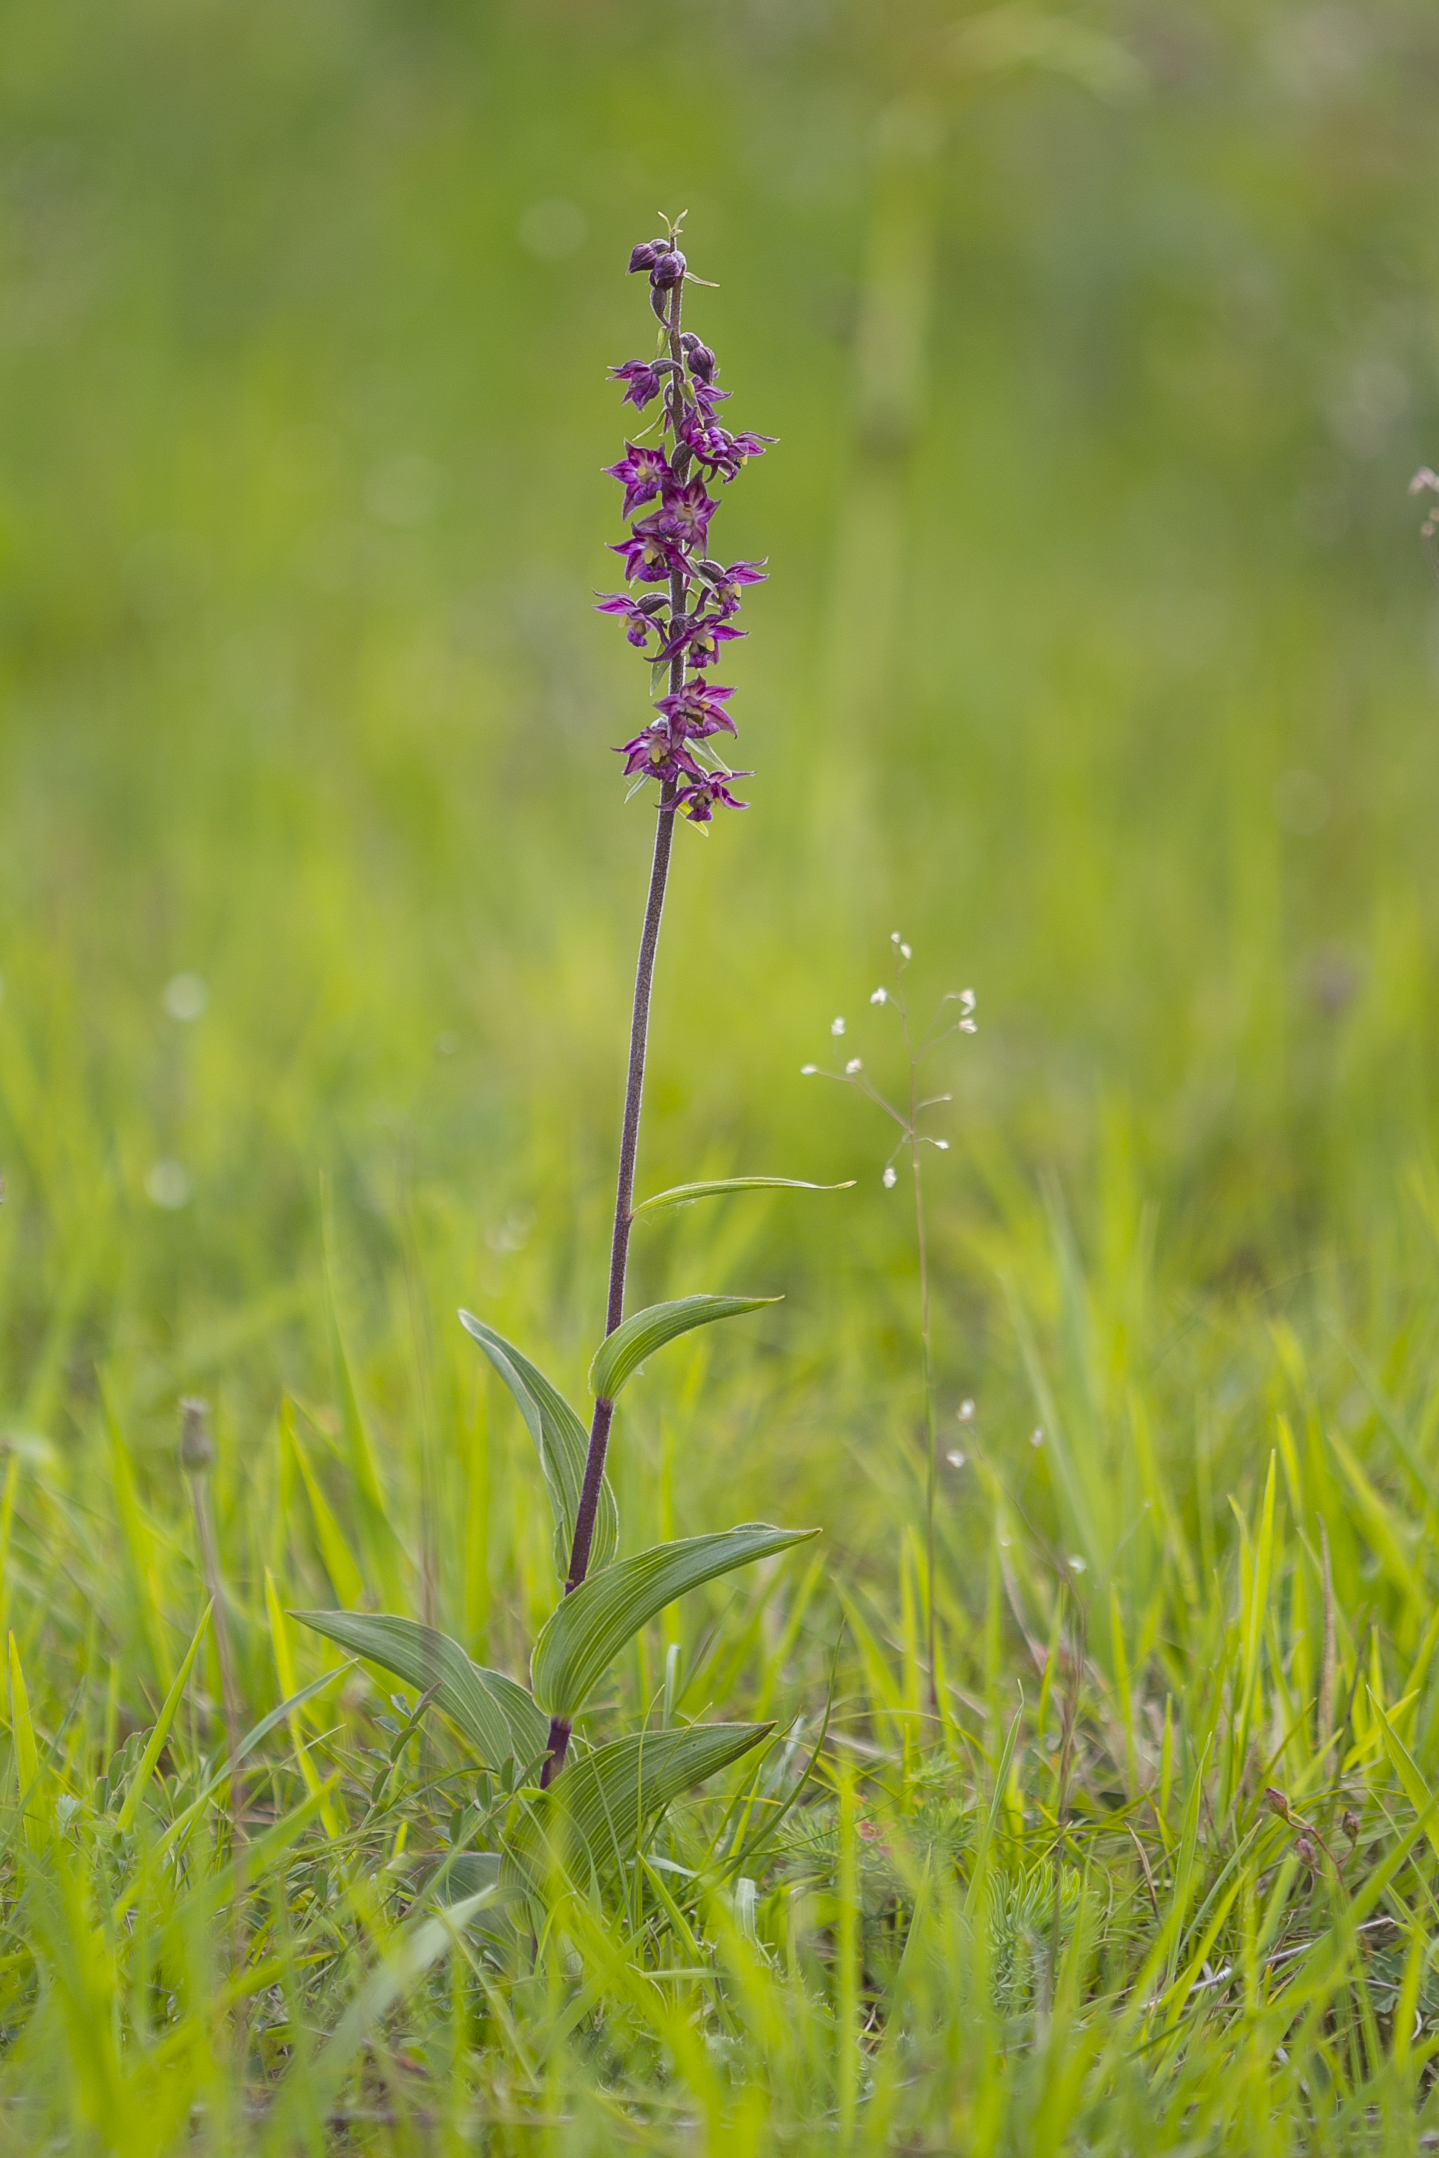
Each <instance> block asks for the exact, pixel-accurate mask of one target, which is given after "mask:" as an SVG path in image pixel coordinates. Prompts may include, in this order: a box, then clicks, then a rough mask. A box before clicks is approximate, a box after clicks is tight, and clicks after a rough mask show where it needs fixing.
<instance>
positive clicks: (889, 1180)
mask: <svg viewBox="0 0 1439 2158" xmlns="http://www.w3.org/2000/svg"><path fill="white" fill-rule="evenodd" d="M898 1182H899V1171H898V1170H897V1169H896V1168H895V1166H894V1163H893V1162H890V1163H889V1165H888V1167H887V1168H886V1169H885V1172H884V1188H885V1190H886V1191H893V1190H894V1187H895V1185H896V1184H897V1183H898Z"/></svg>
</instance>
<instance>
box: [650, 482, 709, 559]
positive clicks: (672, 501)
mask: <svg viewBox="0 0 1439 2158" xmlns="http://www.w3.org/2000/svg"><path fill="white" fill-rule="evenodd" d="M718 508H719V504H718V503H717V502H716V501H714V500H713V499H712V498H711V497H710V496H709V495H707V494H706V493H705V489H704V481H703V480H690V481H689V483H688V484H687V485H685V486H681V485H680V483H679V481H678V480H676V479H675V478H674V476H673V474H672V473H671V474H669V475H668V476H667V478H666V480H665V483H664V501H663V506H662V509H661V512H660V529H661V530H662V531H667V532H672V533H674V534H675V535H676V536H677V537H678V538H679V539H680V541H681V542H682V544H683V545H684V546H686V547H703V546H704V545H705V544H706V541H707V540H708V537H709V528H710V519H711V517H713V515H714V513H715V511H716V510H717V509H718Z"/></svg>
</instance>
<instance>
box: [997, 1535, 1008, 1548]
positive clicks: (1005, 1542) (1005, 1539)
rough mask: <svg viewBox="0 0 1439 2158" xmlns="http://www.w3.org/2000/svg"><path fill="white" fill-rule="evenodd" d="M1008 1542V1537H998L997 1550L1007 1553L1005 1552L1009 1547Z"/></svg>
mask: <svg viewBox="0 0 1439 2158" xmlns="http://www.w3.org/2000/svg"><path fill="white" fill-rule="evenodd" d="M1010 1542H1011V1538H1009V1537H1008V1536H1001V1537H1000V1539H999V1548H1000V1550H1001V1551H1007V1550H1008V1549H1009V1546H1010Z"/></svg>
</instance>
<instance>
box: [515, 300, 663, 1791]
mask: <svg viewBox="0 0 1439 2158" xmlns="http://www.w3.org/2000/svg"><path fill="white" fill-rule="evenodd" d="M683 296H684V283H683V280H681V282H680V283H679V284H678V285H676V286H675V288H674V295H673V298H672V299H671V302H670V311H669V316H668V319H667V321H666V324H665V328H666V331H667V333H668V340H669V348H670V357H671V359H672V360H673V361H674V363H675V369H676V372H675V373H674V374H672V375H671V377H670V418H671V422H672V425H673V430H674V441H675V445H676V448H675V455H674V465H675V469H676V470H677V471H679V472H680V473H681V476H683V471H684V469H685V467H686V466H687V465H688V459H689V453H688V451H687V450H686V449H684V448H682V447H681V446H680V422H681V419H682V418H683V404H684V392H683V389H682V387H681V384H682V382H683V372H682V370H683V367H684V349H683V347H682V346H681V344H680V311H681V308H682V306H683ZM686 597H687V594H686V589H685V581H684V578H683V577H682V576H681V575H680V573H679V572H678V571H675V572H674V573H673V575H672V576H671V578H670V616H671V619H672V620H673V619H675V618H676V617H678V616H679V615H680V614H682V613H683V611H684V607H685V601H686ZM684 680H685V662H684V654H683V653H679V654H678V655H677V656H676V657H675V658H674V659H673V660H672V661H671V662H670V695H671V696H672V697H673V696H678V694H679V692H680V691H681V690H682V689H683V688H684ZM678 791H679V790H678V788H677V787H676V785H675V784H674V782H673V781H671V780H667V781H665V783H664V785H663V786H662V788H661V790H660V803H659V815H658V819H657V821H656V824H655V851H654V857H653V859H652V861H651V863H650V888H649V897H648V899H647V900H646V902H645V919H644V927H643V929H642V930H641V931H640V956H639V963H638V965H637V967H636V969H635V1001H634V1008H633V1010H632V1012H631V1015H630V1061H629V1072H628V1075H627V1077H626V1080H625V1116H624V1125H623V1128H622V1130H621V1133H620V1167H619V1176H618V1179H617V1181H616V1186H615V1225H614V1232H613V1235H612V1236H611V1238H610V1288H609V1301H608V1304H607V1306H606V1310H605V1334H606V1337H608V1336H609V1335H611V1334H612V1333H613V1332H614V1330H615V1328H616V1327H617V1326H618V1325H619V1324H620V1322H621V1320H622V1319H623V1318H624V1315H625V1273H626V1270H627V1268H628V1265H629V1254H630V1216H631V1214H632V1213H633V1211H634V1203H635V1162H636V1159H637V1157H638V1154H639V1143H640V1109H641V1107H642V1106H643V1102H644V1091H645V1054H646V1051H647V1049H648V1047H649V1033H650V997H651V994H652V992H653V989H654V979H655V959H656V956H657V954H658V952H659V942H660V923H661V921H662V919H663V917H664V908H665V887H666V885H667V884H668V882H669V873H670V849H671V847H672V845H673V844H674V830H675V808H674V805H675V795H676V794H677V793H678ZM614 1413H615V1405H614V1403H613V1402H612V1401H605V1400H597V1401H596V1403H595V1413H594V1419H593V1421H592V1423H591V1425H590V1444H589V1452H588V1453H587V1454H586V1456H585V1480H584V1484H583V1486H582V1488H581V1491H580V1504H579V1511H578V1512H577V1514H576V1516H575V1537H574V1542H573V1544H572V1545H571V1547H570V1565H569V1572H568V1573H567V1574H566V1576H565V1594H566V1596H570V1595H572V1594H573V1593H574V1591H575V1590H576V1589H577V1588H578V1587H579V1585H580V1583H581V1582H582V1581H583V1580H584V1578H585V1575H586V1573H587V1572H588V1571H589V1564H590V1548H591V1546H592V1544H593V1542H594V1535H595V1519H596V1516H597V1514H598V1512H599V1504H600V1492H601V1490H602V1488H603V1486H604V1476H605V1458H606V1456H607V1454H608V1452H609V1443H610V1424H611V1422H612V1420H613V1418H614ZM570 1729H571V1726H570V1725H569V1724H568V1723H566V1722H565V1721H564V1720H563V1719H562V1718H560V1717H558V1716H557V1717H555V1718H554V1719H553V1720H552V1722H551V1724H550V1737H549V1751H548V1753H547V1754H546V1756H545V1765H544V1768H543V1770H542V1771H541V1774H540V1785H541V1788H542V1789H543V1788H545V1787H546V1786H548V1784H549V1783H550V1781H551V1780H552V1778H553V1777H555V1776H557V1775H558V1774H559V1772H560V1770H561V1769H562V1768H563V1767H564V1765H565V1753H566V1750H567V1749H568V1746H569V1742H570Z"/></svg>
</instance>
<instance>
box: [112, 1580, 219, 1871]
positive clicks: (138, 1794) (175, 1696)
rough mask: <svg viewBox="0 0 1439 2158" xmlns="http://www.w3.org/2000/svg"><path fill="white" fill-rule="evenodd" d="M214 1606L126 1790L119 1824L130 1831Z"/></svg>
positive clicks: (209, 1607)
mask: <svg viewBox="0 0 1439 2158" xmlns="http://www.w3.org/2000/svg"><path fill="white" fill-rule="evenodd" d="M213 1609H214V1606H213V1604H208V1603H207V1604H206V1606H205V1610H204V1614H203V1616H202V1617H201V1620H200V1623H199V1625H198V1626H197V1627H196V1628H195V1637H194V1639H193V1640H192V1641H191V1643H190V1646H189V1648H188V1649H187V1650H186V1651H185V1660H184V1662H183V1663H182V1664H181V1666H180V1668H179V1670H178V1671H177V1672H176V1673H175V1683H174V1685H173V1686H172V1687H171V1688H170V1691H169V1692H168V1693H167V1694H166V1696H165V1700H164V1705H163V1706H162V1708H161V1710H160V1714H159V1717H158V1718H157V1720H156V1724H155V1728H154V1730H153V1731H152V1732H151V1733H150V1743H149V1744H148V1745H147V1746H146V1748H145V1751H144V1752H143V1753H142V1754H141V1756H140V1766H139V1767H138V1768H137V1769H136V1771H135V1779H134V1781H133V1783H132V1784H131V1785H130V1788H129V1790H128V1791H127V1792H126V1793H125V1803H124V1805H123V1806H122V1807H121V1808H120V1816H119V1825H120V1827H121V1828H122V1829H123V1830H125V1831H126V1832H127V1833H128V1832H129V1830H130V1829H132V1828H133V1827H134V1826H135V1816H136V1814H138V1812H139V1811H140V1801H141V1799H142V1798H143V1797H144V1795H145V1787H146V1785H147V1784H148V1783H149V1781H150V1778H151V1777H152V1776H153V1775H154V1773H155V1763H156V1762H157V1761H158V1760H159V1758H160V1750H161V1748H162V1747H163V1745H164V1743H165V1741H166V1739H167V1738H168V1737H169V1736H170V1726H171V1724H172V1723H173V1722H174V1721H175V1711H176V1709H177V1708H178V1707H179V1706H180V1697H181V1695H182V1694H183V1693H184V1691H185V1682H186V1680H187V1679H188V1678H189V1676H190V1671H191V1668H192V1666H193V1664H194V1661H195V1658H196V1657H197V1656H198V1655H199V1653H200V1643H201V1642H202V1641H203V1640H204V1638H205V1628H206V1627H207V1626H208V1625H209V1623H210V1613H211V1611H212V1610H213Z"/></svg>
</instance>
